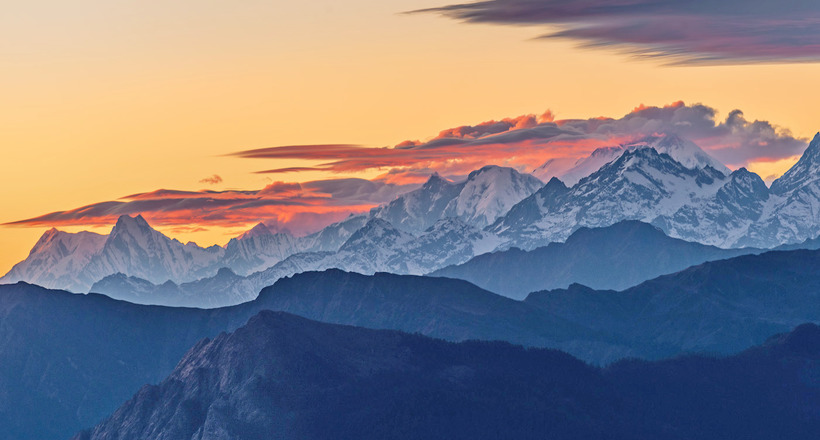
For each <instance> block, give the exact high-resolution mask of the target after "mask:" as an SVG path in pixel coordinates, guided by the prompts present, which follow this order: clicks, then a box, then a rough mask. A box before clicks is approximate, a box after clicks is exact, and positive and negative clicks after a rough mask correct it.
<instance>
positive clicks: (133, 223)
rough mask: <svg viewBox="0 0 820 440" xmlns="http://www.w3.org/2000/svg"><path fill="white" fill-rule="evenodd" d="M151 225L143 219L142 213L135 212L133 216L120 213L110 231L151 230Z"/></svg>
mask: <svg viewBox="0 0 820 440" xmlns="http://www.w3.org/2000/svg"><path fill="white" fill-rule="evenodd" d="M152 229H153V228H151V225H149V224H148V222H147V221H146V220H145V218H144V217H143V216H142V214H137V215H136V216H134V217H131V216H130V215H121V216H119V218H117V223H116V224H115V225H114V229H113V230H112V233H113V232H114V231H116V230H130V231H134V230H152Z"/></svg>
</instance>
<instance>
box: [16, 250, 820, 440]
mask: <svg viewBox="0 0 820 440" xmlns="http://www.w3.org/2000/svg"><path fill="white" fill-rule="evenodd" d="M818 266H820V251H787V252H768V253H765V254H761V255H759V256H743V257H736V258H733V259H729V260H723V261H716V262H710V263H705V264H703V265H700V266H696V267H693V268H690V269H687V270H684V271H681V272H678V273H676V274H673V275H668V276H664V277H660V278H657V279H655V280H652V281H648V282H646V283H643V284H641V285H640V286H636V287H634V288H631V289H627V290H625V291H622V292H614V291H593V290H591V289H588V288H584V287H582V286H578V285H572V286H570V288H569V289H568V290H558V291H547V292H540V293H534V294H531V295H530V296H529V297H528V298H527V300H526V301H523V302H521V301H514V300H511V299H508V298H504V297H500V296H498V295H495V294H492V293H490V292H487V291H485V290H482V289H480V288H478V287H476V286H474V285H472V284H470V283H467V282H465V281H461V280H453V279H446V278H431V277H418V276H402V275H391V274H384V273H379V274H376V275H373V276H365V275H359V274H353V273H346V272H341V271H338V270H329V271H326V272H309V273H303V274H299V275H295V276H293V277H291V278H286V279H283V280H280V281H279V282H277V283H276V284H274V285H273V286H272V287H269V288H266V289H265V290H263V291H262V292H261V294H260V295H259V297H258V298H257V299H256V300H254V301H252V302H249V303H246V304H241V305H238V306H234V307H227V308H220V309H208V310H203V309H179V308H168V307H158V306H140V305H135V304H129V303H126V302H122V301H115V300H112V299H110V298H106V297H104V296H101V295H93V294H90V295H75V294H70V293H67V292H60V291H50V290H45V289H43V288H40V287H37V286H31V285H27V284H23V283H20V284H13V285H2V286H0V359H3V362H1V363H0V391H2V392H1V393H0V426H3V427H4V437H5V438H7V439H9V440H18V439H19V440H34V439H52V438H67V437H68V436H69V435H71V434H72V433H74V432H77V431H78V430H79V429H81V428H83V427H88V426H91V425H93V424H94V423H97V422H98V421H99V420H100V419H101V418H102V417H103V416H104V415H105V414H110V413H111V412H112V411H114V409H115V407H116V405H118V404H119V403H121V402H123V401H125V399H127V398H128V397H129V396H130V395H132V394H133V393H135V392H136V391H137V390H138V389H139V387H140V386H142V385H143V384H145V383H157V382H158V381H160V380H161V379H162V378H163V377H165V376H166V375H168V374H169V373H170V372H171V370H172V369H173V366H174V365H175V364H176V362H177V361H178V360H179V359H180V358H181V357H182V355H183V353H184V352H185V350H186V349H187V348H188V347H190V346H192V345H193V344H194V343H195V342H196V341H197V340H199V339H201V338H203V337H213V336H215V335H216V334H218V333H219V332H222V331H230V330H232V329H235V328H237V327H238V326H240V325H242V324H244V323H245V322H246V321H247V320H248V318H249V317H251V316H253V315H254V314H256V313H258V312H259V311H261V310H279V311H285V312H289V313H296V314H299V315H302V316H305V317H307V318H311V319H318V320H324V321H328V322H333V323H338V324H350V325H358V326H365V327H372V328H386V329H395V330H402V331H406V332H415V333H421V334H424V335H428V336H432V337H437V338H443V339H448V340H453V341H461V340H466V339H500V340H508V341H510V342H513V343H517V344H522V345H526V346H538V347H551V348H558V349H561V350H565V351H567V352H569V353H571V354H572V355H574V356H578V357H579V358H581V359H584V360H586V361H590V362H595V363H608V362H611V361H614V360H617V359H622V358H624V357H636V356H637V357H644V358H650V359H657V358H662V357H668V356H674V355H679V354H682V353H691V352H701V351H707V352H713V353H736V352H738V351H740V350H743V349H746V348H748V347H750V346H752V345H755V344H760V343H762V342H763V341H765V340H766V338H768V337H769V336H771V335H773V334H776V333H780V332H783V331H787V330H788V329H790V328H792V327H794V326H796V325H798V324H800V323H803V322H815V323H816V322H818V318H817V317H818V316H820V301H818V295H819V294H818V292H820V274H818V272H817V270H816V268H817V267H818Z"/></svg>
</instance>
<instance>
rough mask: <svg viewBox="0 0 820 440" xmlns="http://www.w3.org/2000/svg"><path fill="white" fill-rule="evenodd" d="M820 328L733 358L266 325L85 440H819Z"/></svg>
mask: <svg viewBox="0 0 820 440" xmlns="http://www.w3.org/2000/svg"><path fill="white" fill-rule="evenodd" d="M817 377H820V327H817V326H816V325H811V324H807V325H803V326H800V327H798V328H797V329H795V330H794V331H793V332H791V333H789V334H787V335H782V336H780V337H777V338H774V339H772V340H770V341H769V342H768V343H767V344H766V345H764V346H762V347H758V348H755V349H752V350H749V351H747V352H744V353H742V354H740V355H738V356H734V357H731V358H727V359H714V358H704V357H689V358H679V359H673V360H669V361H663V362H657V363H648V362H641V361H629V362H623V363H620V364H617V365H614V366H612V367H610V368H608V369H606V370H598V369H595V368H591V367H588V366H586V365H584V364H583V363H581V362H579V361H577V360H575V359H573V358H571V357H570V356H567V355H565V354H563V353H560V352H555V351H549V350H525V349H522V348H520V347H515V346H511V345H508V344H506V343H500V342H467V343H461V344H453V343H447V342H443V341H439V340H433V339H428V338H425V337H421V336H414V335H408V334H403V333H399V332H395V331H376V330H367V329H361V328H355V327H346V326H337V325H330V324H322V323H318V322H314V321H309V320H306V319H303V318H299V317H295V316H292V315H288V314H283V313H274V312H262V313H260V314H259V315H257V316H255V317H253V318H252V319H251V320H250V321H249V322H248V324H247V325H246V326H244V327H242V328H240V329H238V330H237V331H236V332H234V333H233V334H229V335H225V334H223V335H220V336H218V337H217V338H216V339H214V340H213V341H209V340H204V341H201V342H200V343H198V344H197V345H196V346H195V347H194V348H193V349H191V351H189V352H188V354H187V355H186V356H185V357H184V358H183V360H182V361H181V362H180V363H179V365H178V366H177V368H176V369H175V370H174V372H173V373H172V374H171V375H170V376H169V377H168V378H167V379H165V380H164V381H163V382H162V383H160V384H159V385H156V386H146V387H144V388H142V389H141V390H140V391H139V392H138V393H137V394H136V396H134V397H133V398H132V399H131V400H129V401H128V402H127V403H125V404H124V405H123V406H122V407H120V409H118V410H117V411H116V412H114V414H113V415H112V416H111V417H110V418H109V419H107V420H105V421H104V422H103V423H101V424H100V425H98V426H96V427H95V428H93V429H92V430H89V431H86V432H83V433H81V434H79V435H77V436H76V437H75V440H113V439H117V440H131V439H134V440H136V439H144V438H152V439H201V438H208V439H213V440H220V439H226V440H227V439H235V438H241V439H248V440H251V439H260V440H261V439H293V438H299V439H314V438H315V439H324V438H337V439H360V438H389V439H402V438H408V439H410V438H414V439H415V438H447V439H461V438H463V439H485V438H486V439H497V438H510V439H529V438H532V439H536V438H538V439H542V438H551V439H578V438H584V439H658V438H664V439H691V438H698V439H736V438H745V439H770V438H789V439H813V438H816V433H817V430H818V429H820V411H817V409H818V408H820V383H818V381H817Z"/></svg>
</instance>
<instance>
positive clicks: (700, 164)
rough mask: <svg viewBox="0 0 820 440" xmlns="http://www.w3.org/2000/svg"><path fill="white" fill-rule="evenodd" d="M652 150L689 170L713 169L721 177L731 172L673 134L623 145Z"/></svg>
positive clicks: (651, 137) (693, 144)
mask: <svg viewBox="0 0 820 440" xmlns="http://www.w3.org/2000/svg"><path fill="white" fill-rule="evenodd" d="M647 147H650V148H654V149H655V150H656V151H657V152H658V153H663V154H668V155H669V156H670V157H672V158H673V159H675V161H677V162H678V163H680V164H681V165H683V166H685V167H686V168H689V169H704V168H706V167H711V168H714V169H715V170H718V171H720V172H721V173H723V175H729V174H730V173H731V170H730V169H729V168H727V167H726V165H724V164H722V163H720V161H718V160H717V159H715V158H714V157H712V156H710V155H709V154H708V153H706V152H705V151H703V149H701V148H700V147H699V146H697V144H695V143H694V142H692V141H690V140H688V139H684V138H682V137H680V136H678V135H675V134H664V135H655V136H649V137H646V138H644V139H641V140H640V141H638V142H633V143H630V144H626V145H624V148H625V149H627V150H629V149H636V148H647Z"/></svg>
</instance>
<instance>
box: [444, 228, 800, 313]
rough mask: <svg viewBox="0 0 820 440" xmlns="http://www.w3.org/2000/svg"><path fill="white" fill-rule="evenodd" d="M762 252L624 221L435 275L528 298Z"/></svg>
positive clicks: (614, 285)
mask: <svg viewBox="0 0 820 440" xmlns="http://www.w3.org/2000/svg"><path fill="white" fill-rule="evenodd" d="M806 245H807V246H808V245H810V244H809V243H807V244H806ZM760 252H762V251H761V250H759V249H753V248H747V249H721V248H718V247H715V246H707V245H703V244H700V243H693V242H688V241H684V240H680V239H677V238H671V237H668V236H667V235H666V234H664V233H663V231H661V230H660V229H659V228H657V227H655V226H652V225H649V224H646V223H642V222H639V221H623V222H619V223H616V224H614V225H612V226H607V227H603V228H580V229H578V230H576V231H575V232H573V233H572V235H570V236H569V238H567V241H566V242H563V243H550V244H549V245H547V246H544V247H539V248H535V249H533V250H531V251H524V250H521V249H518V248H512V249H508V250H504V251H498V252H492V253H487V254H483V255H479V256H477V257H474V258H472V259H471V260H469V261H467V262H466V263H462V264H459V265H454V266H448V267H445V268H443V269H439V270H437V271H435V272H432V273H430V275H431V276H443V277H449V278H459V279H463V280H467V281H469V282H471V283H473V284H475V285H477V286H479V287H482V288H484V289H487V290H490V291H492V292H495V293H499V294H501V295H504V296H508V297H511V298H518V299H523V298H524V297H526V296H527V294H528V293H530V292H534V291H536V290H548V289H557V288H566V287H568V286H569V285H570V284H573V283H578V284H583V285H585V286H588V287H592V288H595V289H615V290H620V289H626V288H627V287H631V286H634V285H636V284H638V283H641V282H643V281H646V280H649V279H652V278H655V277H658V276H660V275H665V274H669V273H673V272H677V271H679V270H683V269H685V268H687V267H689V266H694V265H697V264H701V263H704V262H706V261H713V260H720V259H724V258H731V257H735V256H738V255H744V254H750V253H760Z"/></svg>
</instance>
